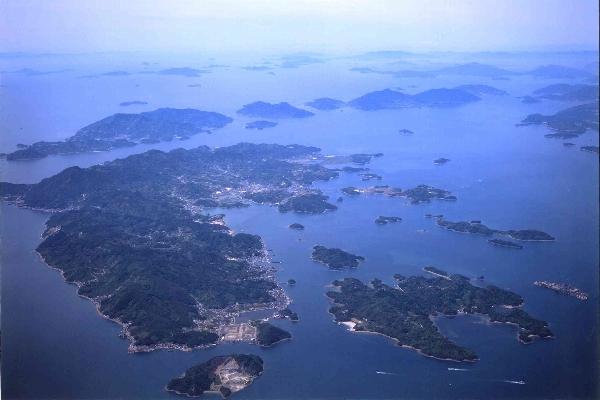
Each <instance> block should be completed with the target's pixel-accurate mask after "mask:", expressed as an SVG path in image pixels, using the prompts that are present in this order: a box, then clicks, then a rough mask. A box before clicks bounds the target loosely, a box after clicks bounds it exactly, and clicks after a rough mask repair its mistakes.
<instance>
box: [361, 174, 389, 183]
mask: <svg viewBox="0 0 600 400" xmlns="http://www.w3.org/2000/svg"><path fill="white" fill-rule="evenodd" d="M358 175H359V176H360V180H361V181H363V182H364V181H371V180H377V181H380V180H382V179H383V177H382V176H381V175H377V174H373V173H360V174H358Z"/></svg>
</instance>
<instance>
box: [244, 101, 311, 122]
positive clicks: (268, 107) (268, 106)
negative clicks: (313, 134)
mask: <svg viewBox="0 0 600 400" xmlns="http://www.w3.org/2000/svg"><path fill="white" fill-rule="evenodd" d="M237 113H238V114H240V115H244V116H247V117H254V118H274V119H285V118H307V117H312V116H313V115H315V114H314V113H312V112H310V111H307V110H303V109H301V108H297V107H294V106H292V105H291V104H290V103H286V102H282V103H266V102H264V101H256V102H254V103H250V104H246V105H245V106H244V107H242V108H241V109H239V110H238V111H237Z"/></svg>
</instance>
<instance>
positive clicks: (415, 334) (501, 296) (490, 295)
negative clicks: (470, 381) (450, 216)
mask: <svg viewBox="0 0 600 400" xmlns="http://www.w3.org/2000/svg"><path fill="white" fill-rule="evenodd" d="M427 272H430V273H432V274H434V277H432V278H426V277H423V276H411V277H404V276H402V275H399V274H396V275H395V276H394V279H395V280H396V287H392V286H389V285H386V284H384V283H383V282H382V281H381V280H379V279H374V280H373V281H372V282H371V284H370V285H367V284H364V283H363V282H361V281H360V280H358V279H355V278H345V279H343V280H336V281H334V282H333V286H334V287H335V290H332V291H329V292H327V296H328V297H329V298H330V299H331V301H332V302H333V305H332V307H331V309H330V310H329V312H330V313H331V314H332V315H333V316H334V319H335V321H336V322H338V323H342V324H344V325H346V326H348V327H350V329H351V330H352V331H354V332H374V333H379V334H382V335H385V336H388V337H390V338H392V339H395V340H396V341H397V344H398V345H400V346H402V347H408V348H411V349H414V350H417V351H419V352H420V353H421V354H423V355H425V356H429V357H434V358H438V359H442V360H453V361H476V360H477V359H478V357H477V355H476V354H475V353H474V352H473V351H472V350H470V349H468V348H465V347H462V346H459V345H457V344H456V343H454V342H452V341H451V340H450V339H448V338H447V337H445V336H444V335H443V334H442V333H441V332H440V331H439V329H438V328H437V326H436V325H435V318H437V317H440V316H455V315H458V314H473V315H481V316H485V317H487V318H489V320H490V321H491V322H501V323H510V324H513V325H517V327H518V329H517V332H518V339H519V341H521V342H522V343H530V342H532V341H533V340H534V339H536V338H549V337H552V332H551V331H550V329H549V328H548V324H547V323H546V322H544V321H541V320H538V319H535V318H533V317H531V316H530V315H529V314H528V313H526V312H525V311H524V310H523V309H522V308H521V306H522V305H523V299H522V298H521V296H519V295H517V294H516V293H513V292H510V291H508V290H504V289H501V288H499V287H496V286H492V285H489V286H486V287H479V286H475V285H472V284H471V282H470V280H469V279H468V278H467V277H465V276H462V275H451V274H448V273H447V272H445V271H442V270H439V269H437V268H435V269H434V268H433V267H429V269H428V270H427Z"/></svg>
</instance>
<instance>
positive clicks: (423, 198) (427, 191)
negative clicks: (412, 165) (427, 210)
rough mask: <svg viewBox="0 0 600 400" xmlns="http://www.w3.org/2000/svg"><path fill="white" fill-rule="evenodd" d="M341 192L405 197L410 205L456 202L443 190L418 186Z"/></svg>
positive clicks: (450, 194)
mask: <svg viewBox="0 0 600 400" xmlns="http://www.w3.org/2000/svg"><path fill="white" fill-rule="evenodd" d="M342 192H343V193H344V194H347V195H349V196H357V195H360V194H381V195H384V196H388V197H406V198H408V199H409V200H410V202H411V203H412V204H419V203H429V202H430V201H431V200H432V199H438V200H450V201H453V200H456V196H454V195H453V194H452V193H450V192H449V191H447V190H444V189H438V188H435V187H433V186H428V185H419V186H417V187H414V188H412V189H407V190H402V189H400V188H397V187H391V186H388V185H379V186H372V187H367V188H356V187H354V186H348V187H345V188H342Z"/></svg>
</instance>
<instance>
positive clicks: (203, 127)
mask: <svg viewBox="0 0 600 400" xmlns="http://www.w3.org/2000/svg"><path fill="white" fill-rule="evenodd" d="M231 121H233V120H232V119H231V118H229V117H227V116H225V115H223V114H219V113H215V112H208V111H200V110H194V109H191V108H186V109H177V108H159V109H157V110H154V111H148V112H142V113H139V114H124V113H119V114H114V115H111V116H110V117H107V118H104V119H101V120H100V121H97V122H94V123H93V124H90V125H88V126H85V127H83V128H81V129H80V130H78V131H77V133H75V135H73V136H71V137H69V138H68V139H66V140H64V141H60V142H36V143H34V144H32V145H30V146H26V147H25V148H23V149H19V150H17V151H15V152H12V153H9V154H8V155H7V159H8V160H25V159H35V158H44V157H46V156H49V155H52V154H70V153H82V152H88V151H106V150H111V149H114V148H118V147H128V146H135V145H136V144H139V143H154V142H160V141H166V140H172V139H176V138H179V139H185V138H188V137H189V136H192V135H195V134H198V133H200V132H209V131H211V130H212V129H217V128H222V127H224V126H225V125H227V124H229V123H230V122H231Z"/></svg>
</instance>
